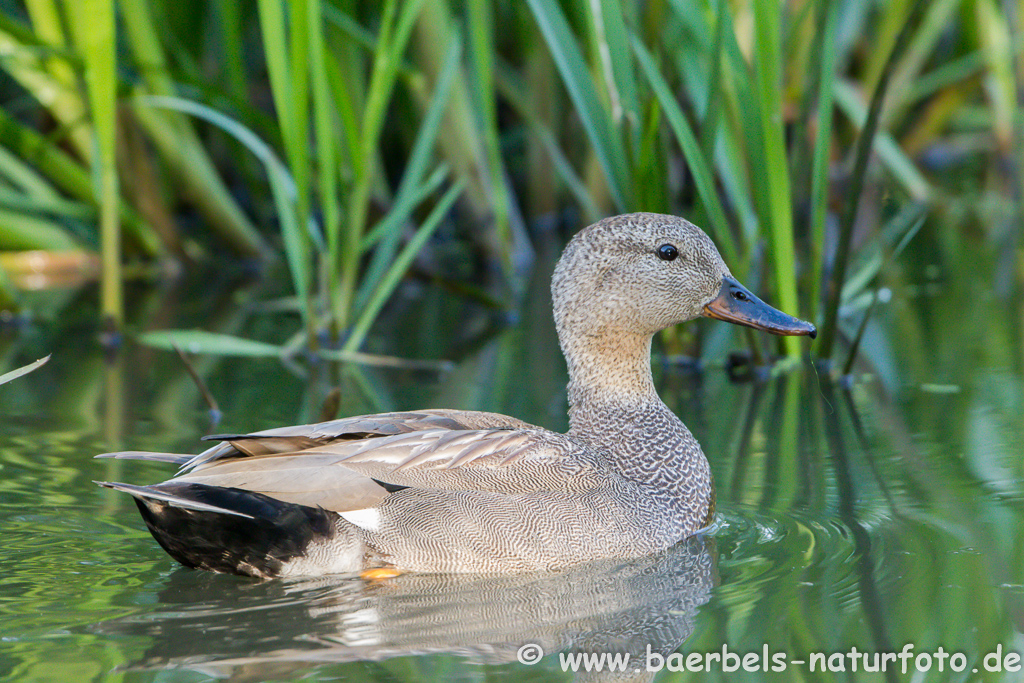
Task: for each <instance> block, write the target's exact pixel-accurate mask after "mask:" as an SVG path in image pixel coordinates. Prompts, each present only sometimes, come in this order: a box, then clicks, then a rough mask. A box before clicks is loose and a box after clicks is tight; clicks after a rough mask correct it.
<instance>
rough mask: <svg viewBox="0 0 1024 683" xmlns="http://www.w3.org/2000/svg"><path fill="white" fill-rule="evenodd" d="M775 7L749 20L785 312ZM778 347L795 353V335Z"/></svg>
mask: <svg viewBox="0 0 1024 683" xmlns="http://www.w3.org/2000/svg"><path fill="white" fill-rule="evenodd" d="M779 14H780V12H779V6H778V3H777V2H774V0H755V2H754V24H755V31H756V34H757V38H756V41H755V45H756V46H757V60H756V73H755V78H754V80H755V82H756V84H757V94H758V98H759V101H760V104H761V122H760V123H761V133H762V136H763V137H762V140H763V143H764V157H765V161H766V162H767V164H766V166H765V167H764V172H765V175H766V179H765V180H766V182H767V189H768V196H767V200H768V202H767V204H768V205H767V207H764V208H766V209H767V210H768V219H769V223H768V226H767V227H768V232H769V238H770V242H771V245H772V250H771V253H772V257H773V260H774V264H773V265H774V268H773V270H774V272H775V296H776V299H777V304H778V306H779V307H780V308H781V309H782V310H784V311H793V312H796V311H798V305H799V304H798V301H797V296H796V274H795V272H794V270H795V268H794V264H795V261H796V257H795V254H794V252H793V203H792V202H793V200H792V196H791V192H790V183H789V162H788V160H787V158H786V143H785V132H784V130H783V119H782V102H783V99H784V97H783V93H782V64H781V54H780V50H781V46H780V42H781V38H782V36H781V34H782V28H781V26H780V23H779ZM783 346H784V347H785V349H786V353H787V355H789V356H790V357H793V356H798V355H799V354H800V340H799V339H797V338H796V337H785V338H784V339H783Z"/></svg>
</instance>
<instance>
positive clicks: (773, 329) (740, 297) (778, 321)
mask: <svg viewBox="0 0 1024 683" xmlns="http://www.w3.org/2000/svg"><path fill="white" fill-rule="evenodd" d="M704 316H705V317H708V318H715V319H717V320H724V321H726V322H730V323H735V324H737V325H745V326H747V327H753V328H754V329H755V330H764V331H765V332H770V333H771V334H780V335H785V336H795V335H806V336H808V337H810V338H811V339H814V337H815V336H816V335H817V334H818V330H817V329H816V328H815V327H814V325H812V324H811V323H809V322H807V321H806V320H800V318H794V317H793V316H791V315H788V314H786V313H783V312H782V311H780V310H778V309H777V308H772V307H771V306H769V305H768V304H766V303H765V302H763V301H761V300H760V299H758V298H757V297H756V296H754V295H753V294H752V293H751V292H750V290H748V289H747V288H746V287H744V286H743V285H741V284H740V283H739V282H736V280H734V279H733V278H731V277H729V276H728V275H727V276H725V277H724V278H722V289H721V290H719V292H718V296H717V297H715V298H714V300H713V301H712V302H711V303H709V304H708V305H706V306H705V307H704Z"/></svg>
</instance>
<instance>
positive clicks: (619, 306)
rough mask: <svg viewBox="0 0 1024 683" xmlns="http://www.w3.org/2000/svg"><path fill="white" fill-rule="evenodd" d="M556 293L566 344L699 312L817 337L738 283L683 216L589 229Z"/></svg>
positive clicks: (570, 251)
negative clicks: (575, 339)
mask: <svg viewBox="0 0 1024 683" xmlns="http://www.w3.org/2000/svg"><path fill="white" fill-rule="evenodd" d="M551 293H552V299H553V303H554V310H555V324H556V326H557V327H558V333H559V338H560V339H561V340H562V341H563V345H564V344H565V343H566V341H567V338H568V337H579V336H582V337H587V338H591V339H596V338H607V337H608V336H609V335H612V336H615V335H629V336H633V335H642V336H649V335H653V334H654V333H655V332H658V331H659V330H662V329H665V328H666V327H671V326H672V325H675V324H678V323H682V322H686V321H688V320H693V319H694V318H697V317H700V316H705V317H709V318H717V319H719V320H725V321H728V322H731V323H735V324H738V325H745V326H747V327H753V328H755V329H759V330H764V331H765V332H770V333H772V334H778V335H807V336H810V337H812V338H813V337H814V336H815V334H816V330H815V327H814V325H812V324H810V323H808V322H806V321H803V320H800V319H798V318H794V317H793V316H791V315H788V314H786V313H783V312H782V311H779V310H777V309H775V308H772V307H771V306H769V305H768V304H766V303H764V302H763V301H761V300H760V299H758V298H757V297H756V296H754V294H752V293H751V292H750V291H749V290H747V289H746V288H745V287H743V285H741V284H740V283H739V282H737V281H736V279H735V278H733V276H732V274H731V273H730V272H729V268H728V267H727V266H726V265H725V262H724V261H723V260H722V257H721V255H720V254H719V253H718V249H717V248H716V247H715V245H714V243H713V242H712V241H711V238H709V237H708V236H707V235H706V234H705V233H704V231H703V230H701V229H700V228H698V227H697V226H695V225H693V224H692V223H690V222H689V221H686V220H684V219H682V218H678V217H676V216H666V215H661V214H653V213H633V214H626V215H622V216H614V217H612V218H606V219H604V220H602V221H599V222H598V223H595V224H593V225H591V226H590V227H587V228H584V229H583V230H581V231H580V232H579V233H577V234H576V236H575V237H573V239H572V240H571V241H570V242H569V244H568V246H567V247H566V249H565V251H564V253H563V254H562V257H561V258H560V259H559V261H558V264H557V265H556V266H555V273H554V276H553V278H552V284H551Z"/></svg>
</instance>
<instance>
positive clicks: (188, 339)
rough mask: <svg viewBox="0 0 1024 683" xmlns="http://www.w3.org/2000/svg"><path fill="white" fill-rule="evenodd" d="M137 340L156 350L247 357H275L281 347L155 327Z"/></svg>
mask: <svg viewBox="0 0 1024 683" xmlns="http://www.w3.org/2000/svg"><path fill="white" fill-rule="evenodd" d="M138 341H139V343H140V344H145V345H146V346H152V347H153V348H155V349H163V350H165V351H177V350H178V349H180V350H182V351H185V352H187V353H191V354H209V355H212V356H242V357H246V358H277V357H279V356H280V355H281V347H280V346H277V345H275V344H268V343H266V342H258V341H253V340H252V339H243V338H242V337H235V336H234V335H230V334H218V333H216V332H204V331H203V330H154V331H152V332H146V333H144V334H141V335H139V338H138Z"/></svg>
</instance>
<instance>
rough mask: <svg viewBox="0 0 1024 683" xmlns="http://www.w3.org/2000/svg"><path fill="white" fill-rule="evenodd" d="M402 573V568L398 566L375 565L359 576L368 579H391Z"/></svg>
mask: <svg viewBox="0 0 1024 683" xmlns="http://www.w3.org/2000/svg"><path fill="white" fill-rule="evenodd" d="M401 574H402V570H401V569H398V568H396V567H374V568H373V569H367V570H366V571H364V572H362V573H361V574H360V575H359V578H361V579H366V580H367V581H383V580H384V579H391V578H394V577H396V576H399V575H401Z"/></svg>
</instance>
